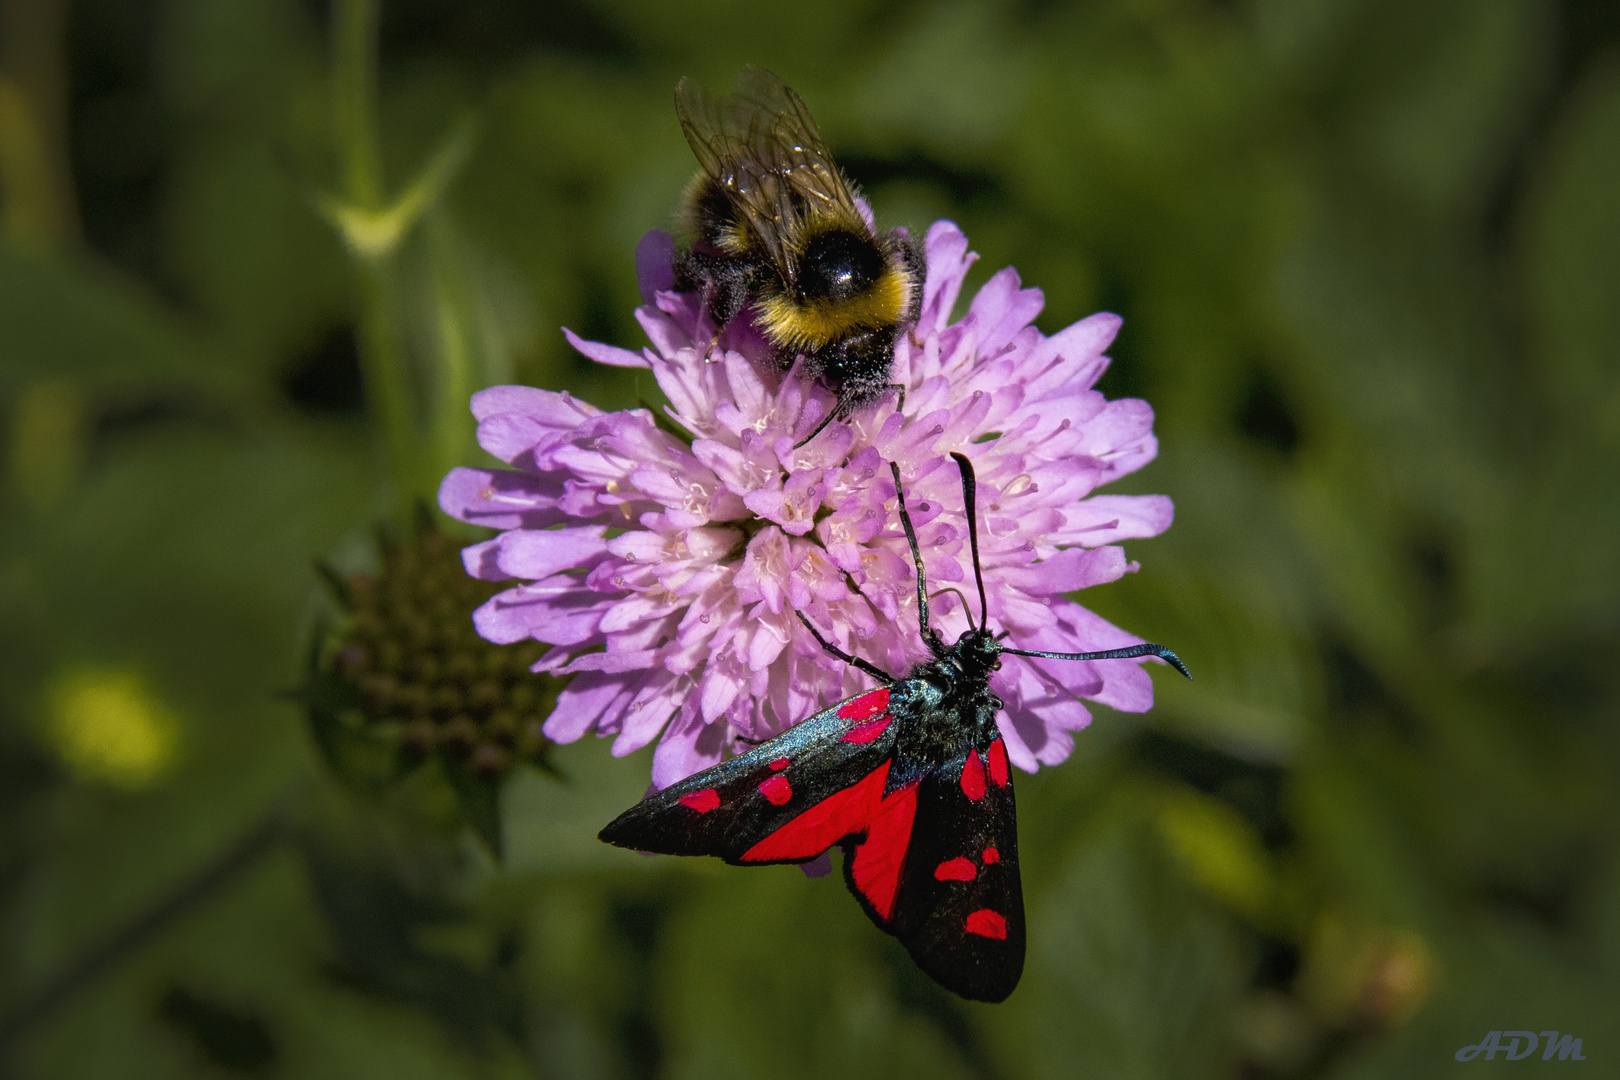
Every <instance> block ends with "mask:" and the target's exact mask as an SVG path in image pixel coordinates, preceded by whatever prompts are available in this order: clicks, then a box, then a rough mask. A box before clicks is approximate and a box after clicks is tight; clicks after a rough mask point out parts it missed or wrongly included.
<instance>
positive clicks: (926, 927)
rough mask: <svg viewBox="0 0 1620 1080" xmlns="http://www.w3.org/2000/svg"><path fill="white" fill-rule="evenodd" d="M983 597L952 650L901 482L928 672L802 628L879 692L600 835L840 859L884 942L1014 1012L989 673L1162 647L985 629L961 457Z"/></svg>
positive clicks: (726, 855)
mask: <svg viewBox="0 0 1620 1080" xmlns="http://www.w3.org/2000/svg"><path fill="white" fill-rule="evenodd" d="M951 456H952V457H953V458H955V459H956V463H957V467H958V468H960V469H961V472H962V498H963V502H964V503H965V508H966V513H967V519H968V537H969V540H970V542H971V544H972V551H973V573H974V577H975V579H976V580H977V582H978V587H979V621H978V623H977V624H974V623H973V621H972V616H971V614H969V615H968V621H969V629H968V630H967V631H966V632H965V633H963V634H962V636H961V637H960V638H958V639H957V641H956V644H954V645H946V644H945V642H944V641H943V640H942V639H941V638H940V636H939V632H938V631H937V630H935V629H934V628H933V627H932V626H930V625H929V622H928V590H927V586H926V584H925V581H924V577H923V563H922V553H921V552H920V551H919V549H918V547H917V532H916V530H915V529H914V528H913V527H912V523H911V516H910V514H908V513H907V512H906V501H905V494H904V492H903V491H901V485H900V470H899V467H898V466H896V465H894V464H893V463H892V462H891V463H890V466H889V467H890V469H891V471H892V472H893V473H894V483H895V493H896V502H897V504H898V506H899V512H900V523H901V525H902V526H903V527H904V529H905V533H906V540H907V542H908V543H909V544H910V545H911V558H912V562H913V563H915V564H916V568H917V611H918V616H919V621H920V623H921V629H922V637H923V641H924V642H925V643H926V644H927V645H928V648H929V650H930V651H931V652H932V653H933V655H934V658H933V659H932V660H928V661H924V662H922V663H919V664H917V665H916V666H915V667H913V668H912V670H911V671H910V673H909V674H907V675H906V676H905V677H904V678H896V677H894V676H893V675H890V674H888V673H887V672H885V671H883V670H881V669H879V668H878V667H876V666H874V665H873V664H870V663H868V662H867V661H865V660H862V659H861V658H859V657H856V656H851V655H849V654H848V653H846V652H844V651H843V650H842V649H839V648H838V647H837V646H836V645H834V644H832V643H831V642H829V641H828V640H827V639H826V638H824V637H822V636H821V634H820V632H818V631H817V630H816V628H815V627H814V626H812V625H811V624H810V621H809V620H808V619H806V618H805V617H804V615H803V614H802V613H801V614H800V615H799V618H800V620H801V621H802V622H803V623H804V625H805V627H806V628H807V629H809V631H810V633H812V634H814V635H815V638H816V640H817V641H818V642H820V643H821V647H822V648H824V649H826V650H827V651H828V652H829V653H831V654H832V655H834V656H836V657H838V658H839V659H840V660H843V661H844V662H845V663H848V664H853V665H855V666H856V667H858V668H860V669H861V670H862V671H864V672H866V673H868V674H869V675H872V676H874V677H875V678H877V679H878V680H879V681H880V682H881V683H882V685H881V686H879V687H878V688H877V689H875V690H869V691H867V692H865V693H863V694H858V695H856V696H855V697H852V698H850V699H849V700H847V701H843V702H840V703H839V704H837V705H834V706H832V707H831V708H829V709H826V710H824V711H822V712H819V713H817V714H816V715H814V716H812V717H810V718H809V719H808V720H805V721H804V722H803V723H801V724H798V725H797V726H795V727H793V728H791V729H789V730H788V731H786V732H783V733H782V734H781V735H779V736H777V737H776V738H774V739H771V740H770V741H768V742H765V743H761V744H760V745H758V746H756V747H754V748H753V749H751V750H749V751H748V752H747V753H744V754H740V755H738V756H737V757H734V758H731V759H729V760H727V761H723V762H721V763H720V764H718V765H716V766H714V767H713V768H709V769H705V770H704V771H703V772H700V773H698V774H696V775H694V776H690V777H688V778H686V779H685V780H682V781H681V782H679V783H677V784H672V785H670V786H669V787H667V788H665V789H663V790H662V791H658V792H655V793H653V794H652V795H649V796H648V797H647V798H646V799H645V800H643V801H642V802H641V803H639V804H637V805H636V806H633V807H631V808H630V809H629V810H626V811H625V812H624V813H623V814H620V815H619V816H618V817H617V818H616V819H614V821H613V822H612V823H611V824H609V825H608V827H607V828H605V829H603V830H602V832H601V834H600V835H601V838H602V839H603V840H605V841H607V842H608V843H610V844H616V845H618V846H619V847H624V848H632V849H634V850H638V851H649V852H657V853H660V854H665V855H714V856H718V857H719V858H722V859H724V860H725V861H726V862H728V863H732V864H734V865H737V866H754V865H761V864H765V863H804V862H808V861H810V860H811V859H814V858H816V857H817V856H819V855H821V854H822V853H823V852H825V851H827V850H828V849H829V848H831V847H832V846H833V845H835V844H839V845H842V846H843V849H844V878H845V880H846V881H847V882H848V884H849V889H850V891H851V892H852V893H854V894H855V899H856V900H858V901H859V902H860V905H861V907H862V908H864V909H865V910H866V913H867V915H869V916H870V917H871V919H872V921H873V922H875V923H876V924H877V925H878V928H879V929H881V930H883V931H884V932H886V933H889V934H893V935H894V936H895V937H897V938H899V939H900V941H901V943H902V944H904V945H905V947H906V948H907V950H909V951H910V953H911V956H912V958H913V959H914V960H915V961H916V962H917V966H918V967H920V968H922V969H923V971H925V972H927V973H928V974H929V975H930V976H932V977H933V978H934V979H935V980H936V981H937V982H939V984H940V985H941V986H944V987H945V988H946V989H947V990H951V991H953V992H955V993H957V994H960V995H961V996H962V997H965V998H971V999H973V1000H976V1001H1002V1000H1005V999H1006V997H1007V995H1008V994H1010V993H1012V991H1013V988H1014V987H1015V986H1017V985H1018V979H1019V976H1020V975H1021V974H1022V973H1023V970H1024V898H1023V890H1022V887H1021V886H1020V883H1019V876H1018V828H1017V820H1016V815H1015V811H1014V807H1013V789H1012V772H1011V770H1010V769H1009V768H1008V764H1007V749H1006V747H1005V745H1003V743H1002V740H1001V735H1000V733H999V732H998V731H997V729H996V713H997V712H998V711H999V710H1000V709H1001V706H1002V702H1001V699H1000V698H999V697H997V696H996V695H995V694H994V693H993V692H992V691H991V689H990V681H989V680H990V673H991V672H992V671H994V670H996V669H998V668H999V667H1000V666H1001V662H1000V659H999V657H1001V656H1002V655H1009V654H1010V655H1013V656H1034V657H1046V658H1049V659H1054V660H1113V659H1129V658H1134V657H1139V656H1157V657H1159V658H1161V659H1163V660H1167V661H1169V662H1170V663H1171V664H1172V665H1174V666H1175V668H1176V670H1177V671H1179V672H1181V673H1182V674H1183V675H1186V676H1187V677H1188V678H1189V679H1190V678H1192V675H1191V674H1190V673H1189V672H1188V671H1187V668H1186V665H1184V664H1183V663H1182V662H1181V660H1180V659H1179V658H1178V657H1177V656H1176V654H1175V653H1173V652H1171V651H1170V650H1169V649H1167V648H1165V647H1164V646H1162V645H1133V646H1130V647H1129V648H1123V649H1109V650H1106V651H1103V652H1090V653H1050V652H1029V651H1025V650H1023V649H1011V648H1007V647H1006V646H1004V645H1003V644H1002V643H1001V639H1002V638H1003V637H1005V634H1002V635H999V636H998V635H995V634H992V633H991V632H990V630H989V627H988V625H987V620H988V617H989V602H988V601H987V599H986V597H985V593H984V575H983V573H982V572H981V570H980V568H979V536H978V527H977V522H976V520H975V511H974V490H975V484H974V476H973V466H972V463H970V462H969V461H968V459H967V458H965V457H963V456H962V455H961V454H952V455H951Z"/></svg>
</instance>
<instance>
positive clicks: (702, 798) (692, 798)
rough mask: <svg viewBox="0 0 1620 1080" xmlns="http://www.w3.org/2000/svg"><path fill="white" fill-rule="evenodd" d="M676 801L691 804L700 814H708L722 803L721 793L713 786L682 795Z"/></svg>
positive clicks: (686, 804)
mask: <svg viewBox="0 0 1620 1080" xmlns="http://www.w3.org/2000/svg"><path fill="white" fill-rule="evenodd" d="M675 801H676V802H678V803H680V804H681V805H682V806H690V807H691V808H692V809H693V810H696V811H697V812H698V813H700V814H707V813H708V812H709V811H710V810H713V809H714V808H715V807H717V806H719V805H720V793H719V792H718V791H716V790H714V788H712V787H706V788H704V789H703V790H702V791H693V792H690V793H688V794H686V795H682V796H681V797H680V798H679V799H676V800H675Z"/></svg>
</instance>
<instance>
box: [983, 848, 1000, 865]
mask: <svg viewBox="0 0 1620 1080" xmlns="http://www.w3.org/2000/svg"><path fill="white" fill-rule="evenodd" d="M1000 861H1001V852H999V851H997V850H996V849H995V848H993V847H987V848H985V849H984V865H986V866H993V865H995V864H996V863H998V862H1000Z"/></svg>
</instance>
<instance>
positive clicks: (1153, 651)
mask: <svg viewBox="0 0 1620 1080" xmlns="http://www.w3.org/2000/svg"><path fill="white" fill-rule="evenodd" d="M1001 651H1002V652H1004V653H1011V654H1012V655H1014V656H1041V657H1045V658H1046V659H1048V660H1134V659H1136V658H1137V657H1138V656H1157V657H1158V658H1159V659H1160V660H1163V661H1165V662H1166V663H1168V664H1169V665H1170V666H1171V667H1173V668H1175V669H1176V670H1177V671H1179V672H1181V673H1182V674H1183V675H1185V676H1187V678H1189V679H1190V678H1192V672H1190V671H1188V670H1187V665H1186V664H1183V663H1182V662H1181V657H1179V656H1177V655H1176V654H1175V653H1173V652H1171V651H1170V650H1169V649H1167V648H1165V647H1164V646H1163V645H1151V644H1149V645H1131V646H1129V647H1127V648H1124V649H1107V650H1104V651H1103V652H1079V653H1072V652H1032V651H1030V650H1028V649H1002V650H1001Z"/></svg>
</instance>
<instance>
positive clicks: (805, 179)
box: [675, 67, 870, 280]
mask: <svg viewBox="0 0 1620 1080" xmlns="http://www.w3.org/2000/svg"><path fill="white" fill-rule="evenodd" d="M675 112H676V115H677V116H679V117H680V121H681V130H682V131H684V132H685V133H686V141H687V143H688V144H689V145H690V146H691V147H692V153H693V154H694V155H695V156H696V157H697V159H698V164H699V165H700V166H701V167H702V169H703V172H704V174H705V175H706V176H707V177H708V178H709V179H710V180H711V181H713V182H714V184H715V185H716V186H717V187H719V189H720V190H721V191H723V192H725V194H726V197H727V198H729V199H730V200H731V204H732V206H733V207H735V209H736V211H737V213H738V215H739V216H740V217H741V218H742V219H743V221H744V222H746V223H747V225H748V226H749V228H751V229H752V230H753V232H754V233H755V235H757V236H758V237H759V240H760V243H761V244H763V245H764V247H765V251H766V254H767V255H768V257H769V258H770V260H771V262H772V263H773V264H774V265H775V266H776V268H777V269H778V270H779V271H780V272H781V273H782V275H783V276H784V277H786V278H788V279H789V280H792V279H793V278H794V277H795V276H796V273H795V272H796V263H797V254H798V253H797V252H796V251H795V250H794V240H795V238H796V237H798V236H799V235H800V234H801V231H802V226H803V224H804V222H805V221H806V220H807V219H809V218H811V217H812V216H815V217H828V216H831V217H832V218H834V219H835V220H837V221H838V222H839V224H840V225H842V226H843V227H845V228H850V229H856V230H859V231H862V232H866V233H870V229H869V228H868V227H867V225H866V222H865V220H864V219H863V218H862V217H861V214H860V212H859V211H858V210H857V209H856V207H855V195H854V193H853V192H852V191H851V190H850V187H849V184H848V183H847V182H846V181H845V180H844V178H843V176H842V174H840V173H839V171H838V166H836V165H834V164H833V160H832V155H831V154H830V153H828V151H827V144H826V143H825V142H823V141H822V138H821V132H820V130H819V129H818V128H817V127H816V121H815V118H814V117H813V116H811V115H810V110H809V108H807V107H806V106H805V104H804V101H803V100H802V99H801V98H800V97H799V95H798V94H795V93H794V92H793V90H792V89H791V88H790V87H789V86H788V85H787V84H786V83H784V82H783V81H782V80H781V79H779V78H777V77H776V76H775V75H773V74H771V73H770V72H769V71H766V70H765V69H764V68H754V67H750V68H744V69H743V73H742V74H741V75H740V76H738V78H737V82H736V84H735V85H734V86H733V87H732V92H731V94H730V95H728V96H717V95H714V94H711V93H709V92H708V91H706V90H704V89H703V88H702V87H700V86H698V85H697V84H696V83H694V82H692V81H691V80H690V79H682V80H681V81H680V83H679V85H677V86H676V87H675Z"/></svg>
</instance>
